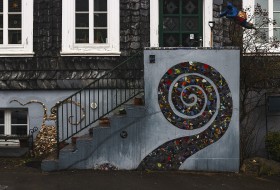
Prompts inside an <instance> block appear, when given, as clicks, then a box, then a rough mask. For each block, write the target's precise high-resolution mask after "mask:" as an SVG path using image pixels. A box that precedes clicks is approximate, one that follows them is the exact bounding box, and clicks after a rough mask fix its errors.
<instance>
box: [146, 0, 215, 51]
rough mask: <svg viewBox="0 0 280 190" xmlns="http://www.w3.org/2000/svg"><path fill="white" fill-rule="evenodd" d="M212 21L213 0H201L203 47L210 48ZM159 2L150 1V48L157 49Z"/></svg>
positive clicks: (156, 0) (155, 0)
mask: <svg viewBox="0 0 280 190" xmlns="http://www.w3.org/2000/svg"><path fill="white" fill-rule="evenodd" d="M209 21H213V0H203V46H204V47H210V46H211V42H210V41H211V29H210V27H209V26H208V23H209ZM158 26H159V0H150V47H159V33H158Z"/></svg>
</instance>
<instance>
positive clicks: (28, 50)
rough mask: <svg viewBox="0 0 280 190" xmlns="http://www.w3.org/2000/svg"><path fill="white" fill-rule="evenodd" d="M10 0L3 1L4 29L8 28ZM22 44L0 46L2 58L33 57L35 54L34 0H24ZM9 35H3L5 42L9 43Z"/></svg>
mask: <svg viewBox="0 0 280 190" xmlns="http://www.w3.org/2000/svg"><path fill="white" fill-rule="evenodd" d="M7 2H8V0H3V9H4V10H3V18H4V22H3V28H4V29H7V28H8V17H7V16H8V4H7ZM21 5H22V11H21V15H22V16H21V23H22V28H21V29H22V34H21V35H22V36H21V41H22V43H21V44H7V43H6V44H0V57H32V56H33V55H34V52H33V0H22V2H21ZM7 37H8V35H7V34H6V35H3V42H7V40H8V39H7Z"/></svg>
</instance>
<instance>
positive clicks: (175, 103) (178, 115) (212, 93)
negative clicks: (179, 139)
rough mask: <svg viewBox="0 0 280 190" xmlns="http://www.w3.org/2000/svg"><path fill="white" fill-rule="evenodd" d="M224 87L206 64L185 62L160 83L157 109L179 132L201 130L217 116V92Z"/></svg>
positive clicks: (218, 97) (213, 70) (221, 81)
mask: <svg viewBox="0 0 280 190" xmlns="http://www.w3.org/2000/svg"><path fill="white" fill-rule="evenodd" d="M210 73H211V76H210ZM210 77H211V78H210ZM223 83H224V84H225V81H224V79H223V78H222V76H221V75H220V74H218V72H217V71H216V70H215V69H214V68H213V67H210V66H209V65H207V64H203V63H197V62H195V63H194V62H185V63H181V64H178V65H175V66H174V67H172V68H170V69H169V70H168V71H167V72H166V73H165V74H164V76H163V77H162V79H161V81H160V84H159V87H158V100H159V105H160V109H161V111H162V113H163V115H164V116H165V118H166V119H167V120H168V121H169V122H170V123H172V124H173V125H175V126H176V127H178V128H180V129H186V130H192V129H196V128H201V127H203V126H205V125H207V124H209V123H212V122H213V120H214V119H215V117H216V116H217V114H218V111H217V109H219V106H220V95H219V92H218V88H219V85H223Z"/></svg>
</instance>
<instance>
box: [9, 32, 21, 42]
mask: <svg viewBox="0 0 280 190" xmlns="http://www.w3.org/2000/svg"><path fill="white" fill-rule="evenodd" d="M8 35H9V44H21V30H9V31H8Z"/></svg>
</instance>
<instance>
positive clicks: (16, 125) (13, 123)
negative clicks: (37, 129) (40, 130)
mask: <svg viewBox="0 0 280 190" xmlns="http://www.w3.org/2000/svg"><path fill="white" fill-rule="evenodd" d="M27 134H28V110H27V109H4V110H0V135H16V136H23V135H27Z"/></svg>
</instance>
